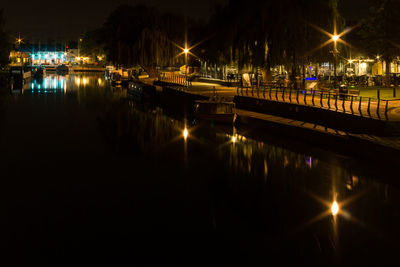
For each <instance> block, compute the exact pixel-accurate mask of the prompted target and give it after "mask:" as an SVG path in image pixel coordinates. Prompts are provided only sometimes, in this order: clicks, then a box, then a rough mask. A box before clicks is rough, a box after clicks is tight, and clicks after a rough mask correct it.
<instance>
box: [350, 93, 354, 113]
mask: <svg viewBox="0 0 400 267" xmlns="http://www.w3.org/2000/svg"><path fill="white" fill-rule="evenodd" d="M353 97H354V96H353V95H352V96H351V102H350V110H351V114H354V111H353Z"/></svg>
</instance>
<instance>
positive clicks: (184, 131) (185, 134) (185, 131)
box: [183, 128, 189, 140]
mask: <svg viewBox="0 0 400 267" xmlns="http://www.w3.org/2000/svg"><path fill="white" fill-rule="evenodd" d="M188 136H189V132H188V129H187V128H185V130H183V138H184V139H185V140H186V139H187V138H188Z"/></svg>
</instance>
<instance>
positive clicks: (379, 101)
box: [376, 98, 381, 117]
mask: <svg viewBox="0 0 400 267" xmlns="http://www.w3.org/2000/svg"><path fill="white" fill-rule="evenodd" d="M380 105H381V99H380V98H378V106H377V107H376V114H377V115H378V117H379V107H380Z"/></svg>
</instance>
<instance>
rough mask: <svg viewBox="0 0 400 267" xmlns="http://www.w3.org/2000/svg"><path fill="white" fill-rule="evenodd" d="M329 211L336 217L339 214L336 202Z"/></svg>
mask: <svg viewBox="0 0 400 267" xmlns="http://www.w3.org/2000/svg"><path fill="white" fill-rule="evenodd" d="M331 211H332V215H333V216H336V215H337V214H338V213H339V205H338V203H337V202H336V201H334V202H333V204H332V207H331Z"/></svg>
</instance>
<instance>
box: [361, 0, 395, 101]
mask: <svg viewBox="0 0 400 267" xmlns="http://www.w3.org/2000/svg"><path fill="white" fill-rule="evenodd" d="M399 32H400V1H398V0H375V1H374V5H373V6H372V8H371V16H370V17H369V18H368V19H367V20H365V21H364V23H363V25H362V29H361V30H360V31H359V36H360V37H361V39H362V43H363V44H364V49H365V50H366V52H367V53H369V54H372V55H376V54H378V55H380V56H381V58H382V59H383V60H385V63H386V86H390V72H391V62H392V61H393V59H394V57H395V56H396V55H398V53H399V51H400V49H399V47H400V35H399ZM393 94H394V96H395V94H396V90H395V89H394V90H393Z"/></svg>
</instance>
